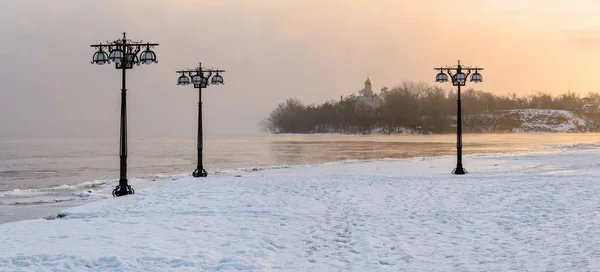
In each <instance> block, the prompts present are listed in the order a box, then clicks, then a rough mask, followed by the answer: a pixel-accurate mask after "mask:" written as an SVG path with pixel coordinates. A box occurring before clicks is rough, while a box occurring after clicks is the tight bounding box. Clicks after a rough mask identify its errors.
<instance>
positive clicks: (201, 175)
mask: <svg viewBox="0 0 600 272" xmlns="http://www.w3.org/2000/svg"><path fill="white" fill-rule="evenodd" d="M198 169H202V170H200V171H198ZM192 176H193V177H195V178H205V177H207V176H208V173H207V172H206V170H204V169H203V168H197V169H196V170H194V173H192Z"/></svg>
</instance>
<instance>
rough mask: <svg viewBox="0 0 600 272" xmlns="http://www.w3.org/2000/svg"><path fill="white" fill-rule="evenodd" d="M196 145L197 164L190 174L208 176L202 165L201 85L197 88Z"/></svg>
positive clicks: (201, 176)
mask: <svg viewBox="0 0 600 272" xmlns="http://www.w3.org/2000/svg"><path fill="white" fill-rule="evenodd" d="M197 137H198V139H197V146H198V164H197V165H196V170H194V172H193V173H192V176H193V177H195V178H205V177H207V176H208V173H207V172H206V170H205V169H204V166H203V165H202V150H203V142H202V138H203V135H202V87H200V88H198V135H197Z"/></svg>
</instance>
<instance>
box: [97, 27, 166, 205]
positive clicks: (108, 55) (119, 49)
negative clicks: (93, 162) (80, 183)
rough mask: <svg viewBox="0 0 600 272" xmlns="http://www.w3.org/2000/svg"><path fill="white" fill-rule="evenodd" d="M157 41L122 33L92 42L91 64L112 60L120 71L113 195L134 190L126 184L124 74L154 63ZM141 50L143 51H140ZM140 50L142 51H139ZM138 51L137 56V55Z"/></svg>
mask: <svg viewBox="0 0 600 272" xmlns="http://www.w3.org/2000/svg"><path fill="white" fill-rule="evenodd" d="M157 45H158V44H157V43H147V42H146V43H144V42H141V41H140V42H134V41H131V40H129V39H127V37H126V33H123V38H121V39H118V40H116V41H113V42H109V41H107V42H106V43H100V44H92V45H90V46H91V47H94V48H96V49H97V50H98V51H96V53H94V56H93V58H92V64H98V65H104V64H110V62H111V61H112V62H113V63H114V64H115V68H116V69H120V70H121V71H122V76H121V78H122V81H123V82H122V83H123V85H122V88H121V128H120V143H119V144H120V152H119V157H120V176H119V185H117V187H116V188H115V189H114V190H113V192H112V194H113V196H123V195H128V194H134V193H135V191H134V190H133V188H131V186H130V185H128V184H127V101H126V92H127V88H126V87H125V74H126V71H127V69H132V68H133V67H134V65H137V66H139V65H140V64H142V63H143V64H152V63H156V62H158V61H156V54H154V52H153V51H152V50H151V49H152V48H153V47H154V46H157ZM142 50H143V51H142ZM140 51H142V52H141V53H140ZM138 53H139V57H138Z"/></svg>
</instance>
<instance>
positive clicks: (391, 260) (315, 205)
mask: <svg viewBox="0 0 600 272" xmlns="http://www.w3.org/2000/svg"><path fill="white" fill-rule="evenodd" d="M597 148H598V146H597V145H573V146H567V147H563V148H560V149H555V150H554V151H552V152H550V153H546V154H526V155H501V156H470V157H466V158H465V166H466V168H467V170H469V171H470V173H469V174H468V175H464V176H454V175H450V174H449V172H450V171H451V170H452V168H453V166H454V164H455V160H454V158H453V157H446V158H432V159H409V160H384V161H371V162H355V163H335V164H326V165H320V166H306V167H293V168H281V169H268V170H262V171H256V172H232V173H227V174H223V175H221V176H218V175H215V176H210V177H208V178H206V179H192V178H179V179H177V180H174V181H171V182H168V183H165V184H162V185H159V186H157V187H155V188H147V189H140V190H138V191H137V193H136V194H135V195H132V196H127V197H121V198H108V199H103V200H99V201H97V202H93V203H90V204H86V205H83V206H78V207H74V208H70V209H67V210H65V211H64V212H62V214H64V215H66V216H65V217H64V218H58V219H55V220H41V219H40V220H29V221H20V222H14V223H8V224H2V225H0V241H2V245H1V247H0V248H1V250H0V270H1V271H237V270H245V271H599V270H600V241H599V240H598V239H597V237H600V226H599V223H600V197H599V196H600V182H599V180H598V176H599V175H600V163H598V161H599V158H600V150H598V149H597ZM238 175H239V176H238Z"/></svg>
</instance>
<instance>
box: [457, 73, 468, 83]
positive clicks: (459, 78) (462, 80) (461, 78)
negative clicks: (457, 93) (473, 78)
mask: <svg viewBox="0 0 600 272" xmlns="http://www.w3.org/2000/svg"><path fill="white" fill-rule="evenodd" d="M466 78H467V76H466V75H465V73H463V72H460V73H458V74H456V75H454V81H455V82H456V83H460V84H464V83H465V80H466Z"/></svg>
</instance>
